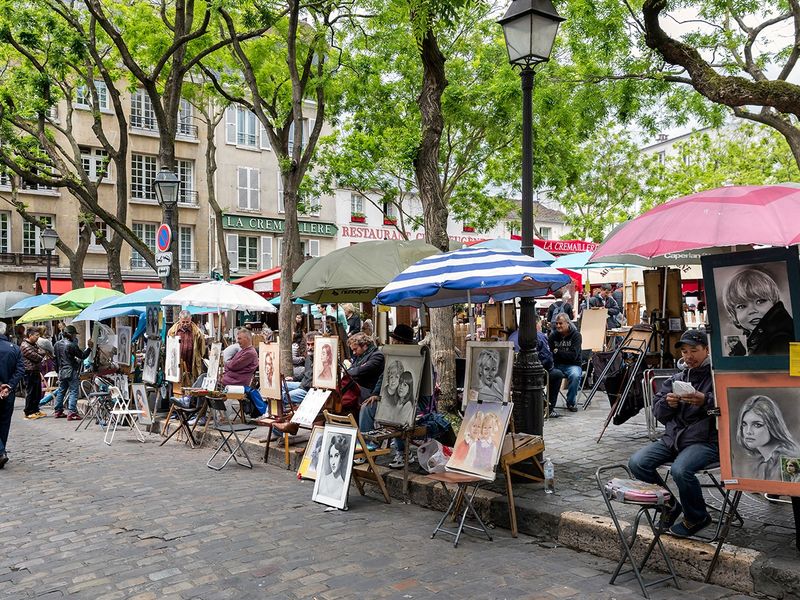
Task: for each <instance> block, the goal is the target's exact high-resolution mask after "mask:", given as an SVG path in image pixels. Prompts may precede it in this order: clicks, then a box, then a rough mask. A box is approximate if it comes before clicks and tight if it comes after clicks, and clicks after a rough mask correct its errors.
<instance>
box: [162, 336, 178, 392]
mask: <svg viewBox="0 0 800 600" xmlns="http://www.w3.org/2000/svg"><path fill="white" fill-rule="evenodd" d="M166 354H167V356H166V359H165V361H164V372H165V375H164V377H165V379H166V380H167V381H171V382H172V383H180V381H181V341H180V339H179V338H178V336H175V335H170V336H167V352H166Z"/></svg>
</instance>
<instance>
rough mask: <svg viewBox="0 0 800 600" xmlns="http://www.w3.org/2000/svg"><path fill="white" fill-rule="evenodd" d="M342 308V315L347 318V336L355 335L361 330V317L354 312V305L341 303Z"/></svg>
mask: <svg viewBox="0 0 800 600" xmlns="http://www.w3.org/2000/svg"><path fill="white" fill-rule="evenodd" d="M342 310H344V317H345V319H347V337H350V336H351V335H355V334H356V333H359V332H360V331H361V317H360V316H359V315H358V313H357V312H356V309H355V307H354V306H353V305H352V304H350V303H349V302H348V303H347V304H342Z"/></svg>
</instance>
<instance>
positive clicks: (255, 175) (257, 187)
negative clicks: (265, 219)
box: [250, 169, 261, 210]
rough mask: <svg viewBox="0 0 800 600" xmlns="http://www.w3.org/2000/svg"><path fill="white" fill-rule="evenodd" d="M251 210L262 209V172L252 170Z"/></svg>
mask: <svg viewBox="0 0 800 600" xmlns="http://www.w3.org/2000/svg"><path fill="white" fill-rule="evenodd" d="M250 208H251V209H253V210H258V209H259V208H261V170H260V169H250Z"/></svg>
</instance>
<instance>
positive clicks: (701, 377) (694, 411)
mask: <svg viewBox="0 0 800 600" xmlns="http://www.w3.org/2000/svg"><path fill="white" fill-rule="evenodd" d="M678 366H679V367H681V369H682V370H681V372H680V373H678V374H676V375H673V376H672V377H670V378H669V379H667V380H666V381H665V382H664V383H663V385H662V386H661V389H660V390H659V392H658V393H657V394H656V395H655V398H653V415H654V416H655V418H656V419H658V421H659V422H661V423H663V424H664V427H665V429H666V430H665V432H664V435H663V436H662V438H661V442H662V443H664V444H665V445H666V446H667V448H672V449H674V450H676V451H678V452H680V451H681V450H683V449H684V448H686V447H687V446H691V445H692V444H698V443H707V444H717V443H718V438H717V425H716V421H715V419H714V418H713V417H709V416H708V410H709V409H711V408H714V391H713V386H712V378H711V361H706V364H704V365H701V366H699V367H696V368H694V369H688V368H686V367H685V366H684V363H683V361H682V360H681V361H679V362H678ZM675 381H688V382H689V383H691V384H692V385H693V386H694V389H695V390H697V391H698V392H703V393H704V394H705V395H706V403H705V404H704V405H703V406H693V405H691V404H684V403H683V402H680V403H678V406H676V407H675V408H671V407H670V406H669V405H668V404H667V394H670V393H672V384H673V382H675Z"/></svg>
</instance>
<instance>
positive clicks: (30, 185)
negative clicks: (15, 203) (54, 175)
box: [22, 179, 55, 192]
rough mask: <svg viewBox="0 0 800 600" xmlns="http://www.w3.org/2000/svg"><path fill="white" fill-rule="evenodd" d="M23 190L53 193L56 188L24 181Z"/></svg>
mask: <svg viewBox="0 0 800 600" xmlns="http://www.w3.org/2000/svg"><path fill="white" fill-rule="evenodd" d="M22 189H23V190H36V191H39V192H52V191H53V190H54V189H55V188H54V187H52V186H49V185H42V184H40V183H33V182H30V181H25V180H24V179H23V180H22Z"/></svg>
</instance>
